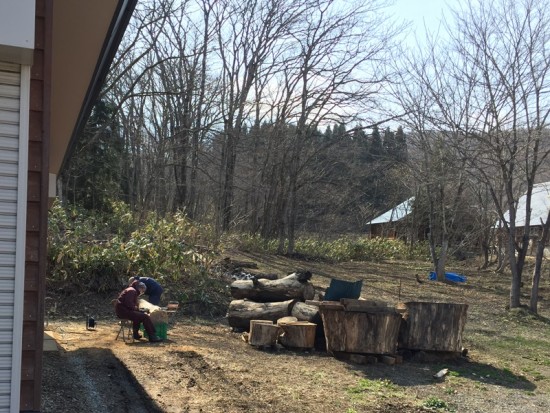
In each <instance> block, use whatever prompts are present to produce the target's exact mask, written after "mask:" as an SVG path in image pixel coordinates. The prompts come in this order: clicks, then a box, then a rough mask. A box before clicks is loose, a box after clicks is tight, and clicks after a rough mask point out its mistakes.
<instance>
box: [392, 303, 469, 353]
mask: <svg viewBox="0 0 550 413" xmlns="http://www.w3.org/2000/svg"><path fill="white" fill-rule="evenodd" d="M398 308H399V310H400V311H401V312H402V317H403V322H402V323H401V329H400V331H399V348H403V349H409V350H429V351H448V352H460V351H462V334H463V332H464V326H465V324H466V312H467V309H468V305H467V304H452V303H428V302H406V303H402V304H399V306H398Z"/></svg>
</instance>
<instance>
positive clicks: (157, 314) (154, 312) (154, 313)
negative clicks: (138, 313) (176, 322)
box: [139, 298, 168, 324]
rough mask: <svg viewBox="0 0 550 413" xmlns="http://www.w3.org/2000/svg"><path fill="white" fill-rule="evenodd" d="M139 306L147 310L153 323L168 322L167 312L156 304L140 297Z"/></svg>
mask: <svg viewBox="0 0 550 413" xmlns="http://www.w3.org/2000/svg"><path fill="white" fill-rule="evenodd" d="M139 308H140V309H146V310H148V311H149V317H151V321H152V322H153V324H159V323H167V322H168V313H167V312H166V311H164V310H163V309H162V308H161V307H159V306H158V305H154V304H151V303H150V302H149V301H147V300H144V299H143V298H140V299H139Z"/></svg>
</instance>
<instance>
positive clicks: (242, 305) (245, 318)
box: [227, 300, 295, 330]
mask: <svg viewBox="0 0 550 413" xmlns="http://www.w3.org/2000/svg"><path fill="white" fill-rule="evenodd" d="M294 302H295V300H287V301H280V302H275V303H257V302H254V301H248V300H233V301H231V303H230V304H229V309H228V311H227V322H228V323H229V326H230V327H235V328H243V329H245V330H249V328H250V320H269V321H273V322H276V321H277V320H278V319H279V318H282V317H286V316H288V315H289V314H290V312H291V311H292V305H293V304H294Z"/></svg>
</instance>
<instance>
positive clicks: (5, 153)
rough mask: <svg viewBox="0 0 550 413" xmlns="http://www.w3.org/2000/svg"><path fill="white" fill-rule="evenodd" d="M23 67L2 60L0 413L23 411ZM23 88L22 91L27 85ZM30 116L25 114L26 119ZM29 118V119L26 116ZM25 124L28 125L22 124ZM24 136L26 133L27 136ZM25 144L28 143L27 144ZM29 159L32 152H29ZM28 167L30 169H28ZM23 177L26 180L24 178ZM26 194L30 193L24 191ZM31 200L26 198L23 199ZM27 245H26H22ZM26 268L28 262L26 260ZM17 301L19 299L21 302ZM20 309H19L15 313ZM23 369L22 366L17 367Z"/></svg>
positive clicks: (0, 97) (0, 91)
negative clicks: (20, 396)
mask: <svg viewBox="0 0 550 413" xmlns="http://www.w3.org/2000/svg"><path fill="white" fill-rule="evenodd" d="M21 70H22V69H21V66H20V65H17V64H11V63H2V62H0V412H1V413H3V412H13V411H15V409H17V410H18V401H16V402H15V404H16V406H14V400H17V399H16V398H15V397H14V395H13V393H12V392H16V393H17V397H18V393H19V388H20V386H19V382H18V381H19V380H20V360H21V355H20V353H21V349H20V348H21V343H20V341H21V337H20V336H21V329H22V327H21V324H22V317H21V315H20V314H18V313H21V310H20V309H22V303H16V301H22V291H20V292H18V293H16V290H17V289H18V288H20V289H22V286H23V282H22V278H23V277H24V273H23V272H22V270H21V255H20V253H18V252H17V248H18V247H19V246H20V245H21V244H20V243H21V239H19V240H18V238H17V234H18V233H19V234H21V233H22V234H24V228H21V214H23V216H24V215H25V210H26V207H25V205H20V204H19V208H18V202H20V201H21V193H22V191H21V184H22V183H25V186H26V176H25V177H22V176H21V175H26V173H22V172H21V170H20V168H21V166H22V165H21V159H24V158H22V155H23V154H22V153H21V151H22V150H23V151H24V152H27V143H26V142H27V140H28V130H27V131H24V130H22V129H21V119H22V118H21V116H20V114H21V113H22V112H21V111H22V105H21V104H22V102H23V101H24V99H23V100H22V99H21V93H22V89H23V90H26V86H25V85H22V82H21V79H22V76H21V73H22V72H21ZM22 86H23V87H22ZM24 117H25V116H24ZM25 118H26V117H25ZM23 123H25V122H23ZM22 132H24V133H22ZM21 142H24V144H23V145H22V144H21ZM24 155H25V156H27V154H26V153H25V154H24ZM25 168H26V165H25ZM21 178H24V180H21ZM23 192H24V193H25V194H26V188H25V191H23ZM24 199H25V202H26V195H25V196H24ZM23 246H24V244H23ZM23 264H24V262H23ZM16 297H17V300H16ZM16 308H18V310H16ZM15 366H19V367H15Z"/></svg>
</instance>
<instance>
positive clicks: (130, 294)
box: [115, 281, 139, 316]
mask: <svg viewBox="0 0 550 413" xmlns="http://www.w3.org/2000/svg"><path fill="white" fill-rule="evenodd" d="M138 283H139V281H137V282H136V281H134V282H133V283H132V285H131V286H130V287H128V288H126V289H125V290H124V291H122V292H121V293H120V295H119V296H118V298H117V301H116V305H115V311H116V314H117V316H124V315H126V314H128V312H130V311H139V300H138V298H139V291H138V290H137V285H138Z"/></svg>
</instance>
